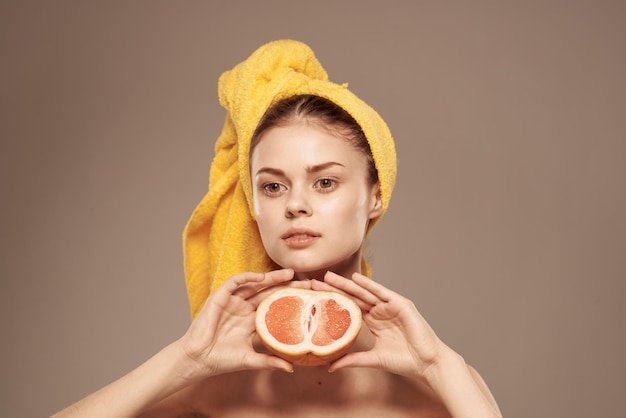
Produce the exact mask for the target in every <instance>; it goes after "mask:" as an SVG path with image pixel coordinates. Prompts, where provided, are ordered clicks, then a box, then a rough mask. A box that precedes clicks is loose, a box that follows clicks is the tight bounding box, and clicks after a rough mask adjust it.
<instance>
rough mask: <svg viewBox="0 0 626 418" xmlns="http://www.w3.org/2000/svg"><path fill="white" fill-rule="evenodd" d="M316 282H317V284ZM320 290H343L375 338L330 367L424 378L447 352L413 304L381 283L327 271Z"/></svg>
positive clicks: (356, 274) (317, 284)
mask: <svg viewBox="0 0 626 418" xmlns="http://www.w3.org/2000/svg"><path fill="white" fill-rule="evenodd" d="M314 282H315V281H314ZM313 287H314V288H317V289H318V290H333V289H331V288H334V289H335V290H340V291H342V292H345V293H346V294H348V295H350V296H351V297H353V298H354V300H355V301H356V302H357V304H358V305H359V306H360V307H361V310H362V311H363V321H364V322H365V324H366V325H367V327H368V328H369V329H370V331H371V332H372V334H373V335H374V337H375V343H374V345H373V347H372V348H371V349H369V350H367V351H359V352H352V353H348V354H346V355H345V356H343V357H341V358H340V359H339V360H336V361H335V362H334V363H332V364H331V365H330V370H331V371H333V370H338V369H341V368H344V367H374V368H379V369H383V370H386V371H389V372H392V373H396V374H400V375H404V376H407V377H413V378H424V377H426V373H427V372H428V368H429V367H430V366H431V365H432V364H434V363H435V362H436V361H437V359H438V358H439V356H440V355H441V354H442V353H443V352H444V351H445V350H448V348H447V346H446V345H445V344H443V342H442V341H441V340H440V339H439V338H438V337H437V335H436V334H435V332H434V331H433V330H432V328H431V327H430V325H428V323H427V322H426V320H424V318H423V317H422V316H421V315H420V313H419V312H418V310H417V309H416V307H415V305H414V304H413V302H412V301H411V300H409V299H407V298H405V297H403V296H401V295H400V294H398V293H396V292H394V291H392V290H389V289H387V288H386V287H384V286H383V285H381V284H380V283H377V282H375V281H374V280H372V279H370V278H368V277H366V276H363V275H361V274H358V273H355V274H354V275H353V276H352V280H349V279H346V278H344V277H342V276H339V275H337V274H335V273H332V272H328V273H327V274H326V275H325V277H324V282H317V283H313Z"/></svg>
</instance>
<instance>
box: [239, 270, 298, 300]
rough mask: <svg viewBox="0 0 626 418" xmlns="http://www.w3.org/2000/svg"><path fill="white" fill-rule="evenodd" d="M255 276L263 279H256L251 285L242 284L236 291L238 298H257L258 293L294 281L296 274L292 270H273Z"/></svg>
mask: <svg viewBox="0 0 626 418" xmlns="http://www.w3.org/2000/svg"><path fill="white" fill-rule="evenodd" d="M253 274H254V275H260V276H261V279H260V280H258V279H257V277H256V276H255V279H254V280H253V281H252V282H251V283H250V282H248V283H246V282H244V283H241V284H240V285H239V286H238V288H237V289H236V291H234V292H233V293H236V294H237V296H240V297H242V298H244V299H248V298H250V297H253V296H255V295H256V294H257V293H259V292H260V291H262V290H263V289H265V288H270V287H272V286H275V285H277V284H280V283H284V282H287V281H289V280H291V279H293V275H294V272H293V270H292V269H282V270H273V271H270V272H267V273H253Z"/></svg>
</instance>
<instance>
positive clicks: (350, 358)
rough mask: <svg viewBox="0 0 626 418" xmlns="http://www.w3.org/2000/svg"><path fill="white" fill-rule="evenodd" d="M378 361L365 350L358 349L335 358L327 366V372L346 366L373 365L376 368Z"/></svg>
mask: <svg viewBox="0 0 626 418" xmlns="http://www.w3.org/2000/svg"><path fill="white" fill-rule="evenodd" d="M377 366H378V363H377V361H376V358H375V357H374V356H373V355H372V354H371V353H370V352H367V351H358V352H355V353H348V354H346V355H345V356H342V357H340V358H339V359H338V360H335V361H334V362H332V363H331V364H330V366H329V367H328V371H329V372H334V371H337V370H340V369H345V368H348V367H374V368H376V367H377Z"/></svg>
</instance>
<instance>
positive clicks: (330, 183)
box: [314, 178, 337, 193]
mask: <svg viewBox="0 0 626 418" xmlns="http://www.w3.org/2000/svg"><path fill="white" fill-rule="evenodd" d="M314 187H315V188H316V189H320V191H322V192H324V193H327V192H331V191H333V190H335V189H336V188H337V180H334V179H329V178H322V179H319V180H317V181H316V182H315V186H314Z"/></svg>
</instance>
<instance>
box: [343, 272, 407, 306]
mask: <svg viewBox="0 0 626 418" xmlns="http://www.w3.org/2000/svg"><path fill="white" fill-rule="evenodd" d="M352 281H353V282H354V283H356V284H358V285H359V286H360V287H362V288H363V289H365V290H367V291H368V292H370V293H371V294H372V295H374V296H376V297H377V298H379V299H380V300H382V301H383V302H389V301H390V300H391V298H393V297H394V296H395V295H397V293H395V292H394V291H392V290H389V289H387V288H386V287H385V286H383V285H382V284H380V283H378V282H377V281H375V280H372V279H370V278H369V277H367V276H364V275H362V274H360V273H354V274H353V275H352Z"/></svg>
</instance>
